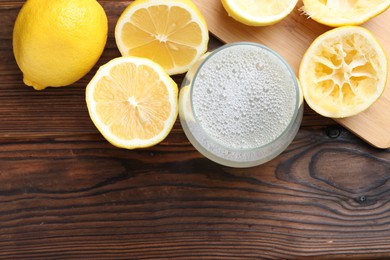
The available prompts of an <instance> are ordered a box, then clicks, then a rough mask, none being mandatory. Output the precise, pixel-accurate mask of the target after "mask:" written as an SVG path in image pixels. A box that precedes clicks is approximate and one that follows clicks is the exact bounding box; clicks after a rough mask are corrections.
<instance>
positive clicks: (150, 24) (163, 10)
mask: <svg viewBox="0 0 390 260" xmlns="http://www.w3.org/2000/svg"><path fill="white" fill-rule="evenodd" d="M115 40H116V43H117V46H118V49H119V51H120V52H121V54H122V56H137V57H145V58H149V59H151V60H153V61H155V62H157V63H158V64H160V65H161V66H162V67H163V68H164V69H165V70H166V72H167V73H168V74H170V75H173V74H180V73H184V72H187V71H188V70H189V68H190V67H191V66H192V65H193V64H194V63H195V62H196V61H197V60H198V59H199V57H200V56H201V55H202V54H203V53H205V52H206V50H207V45H208V40H209V35H208V28H207V24H206V21H205V19H204V17H203V16H202V14H201V13H200V11H199V10H198V8H197V7H196V6H195V5H194V4H193V3H192V2H191V1H190V0H137V1H134V2H132V3H131V4H130V5H129V6H128V7H127V8H126V9H125V11H124V12H123V13H122V15H121V16H120V18H119V20H118V22H117V24H116V27H115Z"/></svg>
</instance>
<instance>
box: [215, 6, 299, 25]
mask: <svg viewBox="0 0 390 260" xmlns="http://www.w3.org/2000/svg"><path fill="white" fill-rule="evenodd" d="M221 2H222V5H223V7H224V8H225V10H226V11H227V13H228V14H229V15H230V16H231V17H232V18H234V19H235V20H237V21H239V22H241V23H243V24H246V25H251V26H265V25H271V24H274V23H277V22H279V21H281V20H282V19H283V18H285V17H286V16H287V15H288V14H290V13H291V11H292V10H294V7H295V5H296V4H297V2H298V0H256V1H253V0H221Z"/></svg>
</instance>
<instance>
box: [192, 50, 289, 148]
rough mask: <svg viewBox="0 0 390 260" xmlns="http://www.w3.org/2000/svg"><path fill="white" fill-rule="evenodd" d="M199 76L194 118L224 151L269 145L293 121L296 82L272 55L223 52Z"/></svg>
mask: <svg viewBox="0 0 390 260" xmlns="http://www.w3.org/2000/svg"><path fill="white" fill-rule="evenodd" d="M198 75H201V76H199V77H196V78H195V79H194V83H193V96H192V102H193V109H194V113H195V115H196V117H197V119H198V120H199V122H200V124H201V126H202V129H203V130H204V132H205V133H206V134H207V135H208V136H209V137H210V138H212V139H213V140H214V141H215V142H217V143H219V144H221V145H223V146H225V147H229V148H232V149H253V148H256V147H260V146H263V145H265V144H268V143H270V142H272V141H274V140H275V139H276V138H278V136H280V135H281V133H282V132H283V131H284V130H285V129H286V127H287V126H288V125H289V123H290V121H291V120H292V118H293V115H294V111H295V105H296V102H297V101H296V90H295V83H294V81H293V79H292V77H291V75H290V72H289V70H288V69H287V67H286V66H285V64H283V63H282V62H281V61H280V60H279V59H277V58H275V57H274V56H273V54H271V53H270V52H269V51H267V50H264V49H261V48H259V47H257V46H252V45H246V46H239V47H235V48H226V49H222V50H220V51H219V52H217V53H215V54H212V58H210V59H209V60H208V62H207V63H205V64H203V66H202V67H201V68H200V72H199V73H198ZM210 88H212V91H209V90H210Z"/></svg>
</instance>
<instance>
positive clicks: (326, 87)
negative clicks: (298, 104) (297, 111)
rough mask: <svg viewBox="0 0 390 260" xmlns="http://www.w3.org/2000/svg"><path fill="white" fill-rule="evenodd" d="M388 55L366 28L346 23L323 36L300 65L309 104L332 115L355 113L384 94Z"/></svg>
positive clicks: (347, 115) (328, 115)
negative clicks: (346, 24)
mask: <svg viewBox="0 0 390 260" xmlns="http://www.w3.org/2000/svg"><path fill="white" fill-rule="evenodd" d="M387 71H388V69H387V57H386V53H385V52H384V50H383V48H382V47H381V45H380V44H379V43H378V41H377V40H376V39H375V37H374V36H373V35H372V34H371V33H370V32H369V31H368V30H367V29H364V28H363V27H359V26H344V27H339V28H336V29H333V30H330V31H327V32H325V33H324V34H322V35H320V36H319V37H318V38H317V39H315V40H314V42H313V43H312V44H311V45H310V47H309V48H308V50H307V51H306V53H305V54H304V56H303V59H302V61H301V64H300V67H299V80H300V83H301V86H302V90H303V95H304V98H305V100H306V102H307V104H308V105H309V106H310V107H311V108H312V109H313V110H314V111H316V112H317V113H319V114H321V115H323V116H326V117H332V118H343V117H350V116H353V115H356V114H358V113H360V112H362V111H364V110H366V109H367V108H369V107H370V106H371V105H372V104H373V103H374V102H375V101H376V100H377V99H378V98H379V97H380V96H381V95H382V93H383V91H384V89H385V87H386V81H387V73H388V72H387Z"/></svg>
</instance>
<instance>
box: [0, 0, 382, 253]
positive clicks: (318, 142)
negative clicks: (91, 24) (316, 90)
mask: <svg viewBox="0 0 390 260" xmlns="http://www.w3.org/2000/svg"><path fill="white" fill-rule="evenodd" d="M100 3H101V4H102V5H103V7H104V9H105V10H106V13H107V15H108V18H109V39H108V43H107V46H106V49H105V51H104V53H103V56H102V57H101V59H100V60H99V62H98V64H97V65H96V66H95V67H94V68H93V70H92V71H91V72H90V73H89V74H88V75H87V76H86V77H84V78H83V79H81V80H80V81H79V82H77V83H75V84H74V85H72V86H69V87H66V88H62V89H47V90H45V91H41V92H38V91H34V90H32V89H30V88H28V87H26V86H24V85H23V83H22V80H21V73H20V71H19V70H18V68H17V66H16V64H15V61H14V58H13V54H12V26H13V22H14V20H15V18H16V15H17V13H18V11H19V9H20V7H21V6H22V4H23V1H2V0H0V24H1V25H2V26H1V28H0V79H1V80H0V259H158V258H160V259H161V258H162V259H262V258H267V259H281V258H284V259H302V258H308V259H313V257H315V258H345V257H349V258H366V259H372V258H380V257H382V258H385V257H388V256H390V203H389V201H390V150H389V149H383V150H382V149H376V148H374V147H372V146H370V145H368V144H366V143H365V142H363V141H362V140H360V139H359V138H357V137H356V136H355V135H353V134H351V133H350V132H349V131H347V130H345V129H344V128H343V127H341V126H339V125H337V124H335V123H334V121H332V120H329V119H326V118H323V117H320V116H318V115H317V114H315V113H314V112H313V111H311V110H310V109H308V108H306V110H305V113H304V119H303V124H302V127H301V129H300V131H299V133H298V135H297V137H296V138H295V140H294V141H293V143H292V144H291V145H290V146H289V147H288V149H287V150H286V151H285V152H284V153H282V154H281V155H280V156H278V157H277V158H276V159H274V160H272V161H270V162H269V163H267V164H264V165H262V166H258V167H253V168H250V169H233V168H229V167H223V166H220V165H218V164H215V163H213V162H211V161H209V160H208V159H206V158H204V157H203V156H202V155H201V154H200V153H198V152H197V151H196V150H195V149H194V148H193V147H192V146H191V144H190V143H189V142H188V140H187V138H186V137H185V135H184V133H183V130H182V128H181V126H180V123H179V122H176V124H175V126H174V129H173V130H172V132H171V133H170V135H169V136H168V137H167V138H166V139H165V140H164V141H163V142H162V143H161V144H159V145H156V146H154V147H151V148H148V149H140V150H133V151H129V150H124V149H118V148H115V147H113V146H111V145H110V144H109V143H108V142H107V141H105V140H104V138H103V137H102V136H101V135H100V134H99V133H98V132H97V131H96V129H95V128H94V126H93V124H92V123H91V121H90V119H89V117H88V114H87V111H86V107H85V103H84V87H85V85H86V83H87V82H88V80H89V79H90V78H91V77H92V75H93V73H94V72H95V71H96V70H97V68H98V66H99V65H101V64H103V63H105V62H106V61H108V60H110V59H111V58H114V57H117V56H118V55H119V52H118V50H117V49H116V46H115V41H114V38H113V27H114V25H115V22H116V20H117V18H118V17H119V15H120V13H121V12H122V11H123V9H124V8H125V7H126V6H127V5H128V3H129V1H100ZM220 45H221V42H219V41H218V40H216V39H215V38H213V37H211V39H210V44H209V48H210V49H213V48H215V47H217V46H220ZM182 77H183V75H179V76H177V77H175V80H176V81H177V82H178V83H179V84H180V82H181V80H182Z"/></svg>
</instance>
